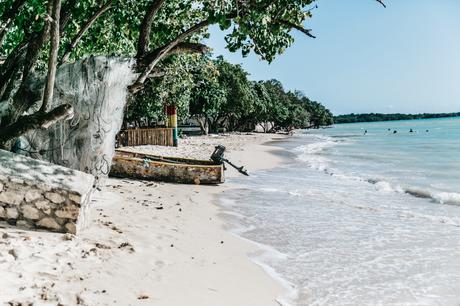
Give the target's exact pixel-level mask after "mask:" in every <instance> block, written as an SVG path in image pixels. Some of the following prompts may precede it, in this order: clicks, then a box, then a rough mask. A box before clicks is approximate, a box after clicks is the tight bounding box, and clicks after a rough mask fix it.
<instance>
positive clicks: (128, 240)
mask: <svg viewBox="0 0 460 306" xmlns="http://www.w3.org/2000/svg"><path fill="white" fill-rule="evenodd" d="M273 137H274V136H273V135H261V134H256V135H232V136H224V137H199V138H192V139H188V140H186V143H187V144H188V145H187V146H185V145H184V143H182V144H181V147H180V148H178V149H174V148H166V149H165V148H163V149H160V151H161V153H164V152H165V151H168V153H171V154H168V155H182V156H183V155H187V154H188V156H191V157H202V158H203V157H205V158H207V157H209V155H210V152H212V150H213V145H214V144H218V143H222V144H224V145H226V146H227V147H228V149H229V152H228V157H230V158H231V160H232V161H234V162H236V163H240V164H244V165H245V166H247V169H248V170H249V171H250V172H251V171H254V170H257V169H261V168H268V167H272V166H275V165H276V164H277V163H279V162H280V158H279V157H276V156H275V155H273V154H270V151H271V150H273V148H272V147H269V146H265V145H262V143H263V142H265V141H268V140H271V139H272V138H273ZM277 137H278V138H279V137H281V136H277ZM184 142H185V141H184ZM248 143H250V144H249V145H248ZM143 149H144V150H146V149H150V150H153V149H154V148H145V147H144V148H143ZM160 151H159V149H155V152H156V153H159V152H160ZM198 154H201V155H198ZM228 172H229V175H237V174H236V171H233V170H229V171H228ZM228 188H230V186H228V185H221V186H192V185H175V184H163V183H152V182H144V181H130V180H119V179H108V180H107V186H106V187H104V188H102V191H101V192H98V193H96V195H95V197H94V199H93V204H92V205H93V206H92V212H91V214H92V222H90V226H89V228H87V229H86V230H85V231H83V232H81V233H80V234H79V235H78V236H77V237H73V239H72V240H65V238H66V237H67V236H63V235H60V234H51V233H44V232H28V231H20V230H17V229H12V228H0V273H1V274H0V305H3V304H4V303H6V305H8V303H9V302H17V303H18V304H17V305H21V304H19V303H22V305H28V304H27V303H32V302H33V303H34V305H58V304H59V303H61V304H62V305H91V306H92V305H174V306H176V305H177V306H181V305H212V306H215V305H241V306H243V305H248V306H249V305H251V306H256V305H264V306H266V305H279V302H277V298H278V297H279V296H281V295H282V294H284V293H285V292H284V289H283V288H282V287H281V286H280V285H279V284H278V283H276V282H275V281H274V280H272V279H271V278H270V277H269V276H268V275H267V274H266V273H265V272H264V271H263V270H262V268H260V267H259V266H257V265H256V264H254V263H252V262H251V261H250V259H249V258H248V254H249V253H251V252H254V251H256V247H255V246H254V245H251V244H249V243H248V242H245V241H243V240H241V239H239V238H237V237H235V236H233V235H232V234H230V233H228V232H226V231H225V230H224V229H223V228H224V224H223V221H222V220H220V219H219V218H218V217H217V214H218V213H219V208H218V207H217V206H215V205H213V204H212V200H213V199H212V198H213V196H214V195H216V194H217V193H220V192H224V191H225V190H228ZM159 208H161V209H159ZM13 305H16V304H13Z"/></svg>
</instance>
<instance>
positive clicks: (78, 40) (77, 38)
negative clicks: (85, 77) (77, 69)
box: [61, 0, 113, 64]
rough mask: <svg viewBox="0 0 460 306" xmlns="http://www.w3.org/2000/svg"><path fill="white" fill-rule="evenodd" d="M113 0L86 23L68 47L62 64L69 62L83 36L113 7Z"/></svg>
mask: <svg viewBox="0 0 460 306" xmlns="http://www.w3.org/2000/svg"><path fill="white" fill-rule="evenodd" d="M112 3H113V0H109V1H108V2H107V3H106V4H104V5H103V6H102V7H101V8H99V10H97V11H96V13H94V15H92V16H91V18H89V19H88V21H86V23H85V25H84V26H83V27H82V28H81V29H80V31H79V32H78V33H77V35H76V36H75V37H74V38H73V39H72V41H71V42H70V44H69V45H68V46H67V49H66V51H65V53H64V55H63V56H62V59H61V64H62V63H65V62H67V61H68V60H69V56H70V54H71V53H72V51H73V49H75V47H76V46H77V44H78V43H79V42H80V40H81V38H82V37H83V35H84V34H85V33H86V31H88V30H89V28H90V27H91V26H92V25H93V24H94V22H95V21H96V20H97V19H98V18H99V17H100V16H101V15H102V14H104V13H105V12H106V11H108V10H109V9H110V8H111V6H112Z"/></svg>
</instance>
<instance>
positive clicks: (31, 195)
mask: <svg viewBox="0 0 460 306" xmlns="http://www.w3.org/2000/svg"><path fill="white" fill-rule="evenodd" d="M41 197H42V194H41V193H40V192H39V191H38V190H30V191H27V192H26V195H25V197H24V198H25V200H26V202H29V203H30V202H33V201H35V200H37V199H40V198H41Z"/></svg>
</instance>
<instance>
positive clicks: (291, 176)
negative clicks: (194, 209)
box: [219, 118, 460, 305]
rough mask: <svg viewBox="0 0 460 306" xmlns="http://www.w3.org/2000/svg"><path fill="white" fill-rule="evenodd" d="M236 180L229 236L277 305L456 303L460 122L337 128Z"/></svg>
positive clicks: (303, 139)
mask: <svg viewBox="0 0 460 306" xmlns="http://www.w3.org/2000/svg"><path fill="white" fill-rule="evenodd" d="M274 145H275V146H278V147H281V148H283V149H285V150H282V151H283V152H284V153H283V156H284V157H285V162H284V163H283V165H282V166H280V167H277V168H274V169H270V170H266V171H258V172H254V173H251V176H249V177H239V178H236V179H233V180H231V182H232V183H234V184H235V185H236V186H238V187H237V188H238V189H236V190H234V191H233V192H232V193H225V194H224V195H222V196H221V197H220V199H219V201H220V203H221V206H222V207H223V214H224V215H225V217H226V218H227V220H228V221H229V223H230V224H231V230H232V232H233V233H234V234H235V235H239V236H241V237H243V238H244V239H247V240H250V241H252V242H253V243H256V244H258V245H259V246H260V250H261V251H259V252H257V253H254V254H251V257H252V259H253V260H254V261H256V262H257V263H258V264H260V265H261V266H262V267H264V269H265V270H266V271H267V272H269V273H270V274H271V275H272V276H273V277H275V278H277V279H278V280H280V281H281V282H282V283H283V284H284V285H285V287H286V288H287V289H288V291H287V292H288V293H287V294H286V295H285V296H283V297H281V298H280V300H279V302H280V303H281V304H283V305H460V118H445V119H428V120H411V121H390V122H376V123H353V124H340V125H335V126H333V127H331V128H327V129H319V130H305V131H299V132H298V133H297V134H296V135H295V136H293V137H290V138H289V139H287V140H285V141H282V142H279V143H276V144H274Z"/></svg>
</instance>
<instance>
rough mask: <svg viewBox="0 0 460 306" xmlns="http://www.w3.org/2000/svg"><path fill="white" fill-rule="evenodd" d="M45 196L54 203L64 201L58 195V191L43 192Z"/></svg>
mask: <svg viewBox="0 0 460 306" xmlns="http://www.w3.org/2000/svg"><path fill="white" fill-rule="evenodd" d="M45 198H47V199H48V200H50V201H51V202H53V203H56V204H60V203H62V202H64V201H65V198H64V197H63V196H62V195H60V194H59V193H55V192H47V193H45Z"/></svg>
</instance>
